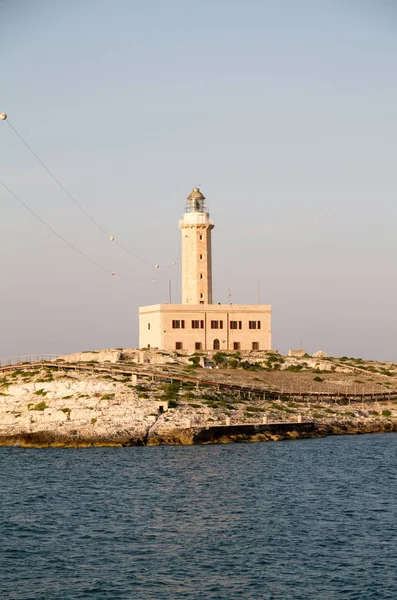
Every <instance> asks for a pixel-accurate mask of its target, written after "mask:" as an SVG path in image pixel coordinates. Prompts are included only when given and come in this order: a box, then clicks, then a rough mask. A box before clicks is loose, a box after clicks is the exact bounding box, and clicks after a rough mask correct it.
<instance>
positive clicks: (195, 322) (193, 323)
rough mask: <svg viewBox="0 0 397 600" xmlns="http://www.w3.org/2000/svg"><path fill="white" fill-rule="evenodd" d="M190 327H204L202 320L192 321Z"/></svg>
mask: <svg viewBox="0 0 397 600" xmlns="http://www.w3.org/2000/svg"><path fill="white" fill-rule="evenodd" d="M192 329H204V321H199V320H198V319H197V320H194V321H192Z"/></svg>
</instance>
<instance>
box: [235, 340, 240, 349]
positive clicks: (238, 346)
mask: <svg viewBox="0 0 397 600" xmlns="http://www.w3.org/2000/svg"><path fill="white" fill-rule="evenodd" d="M233 350H240V342H233Z"/></svg>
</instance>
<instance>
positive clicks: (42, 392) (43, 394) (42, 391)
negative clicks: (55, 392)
mask: <svg viewBox="0 0 397 600" xmlns="http://www.w3.org/2000/svg"><path fill="white" fill-rule="evenodd" d="M47 393H48V392H46V391H45V390H43V389H41V390H37V391H36V392H34V395H35V396H47Z"/></svg>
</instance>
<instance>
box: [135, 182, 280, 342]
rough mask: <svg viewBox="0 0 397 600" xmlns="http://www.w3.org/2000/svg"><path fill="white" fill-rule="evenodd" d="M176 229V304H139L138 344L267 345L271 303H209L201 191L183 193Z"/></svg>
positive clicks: (207, 228)
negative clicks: (179, 245) (178, 272)
mask: <svg viewBox="0 0 397 600" xmlns="http://www.w3.org/2000/svg"><path fill="white" fill-rule="evenodd" d="M179 228H180V229H181V232H182V304H156V305H153V306H142V307H140V308H139V347H140V348H158V349H159V350H167V351H170V350H182V351H186V352H189V353H191V352H195V351H200V350H206V351H210V350H215V351H216V350H222V351H225V352H233V351H234V352H235V351H238V350H241V351H249V350H270V349H271V306H270V305H266V304H254V305H251V304H213V303H212V250H211V234H212V230H213V228H214V222H213V221H211V220H210V218H209V212H208V209H207V207H206V205H205V197H204V196H203V194H202V193H201V192H200V190H199V189H198V188H194V190H193V191H192V193H191V194H190V195H189V196H188V198H187V204H186V209H185V213H184V215H183V218H182V219H181V220H180V221H179Z"/></svg>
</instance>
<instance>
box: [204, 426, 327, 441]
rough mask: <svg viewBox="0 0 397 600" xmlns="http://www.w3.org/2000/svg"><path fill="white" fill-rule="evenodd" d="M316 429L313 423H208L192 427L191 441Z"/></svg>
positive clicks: (299, 433)
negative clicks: (204, 425) (206, 425)
mask: <svg viewBox="0 0 397 600" xmlns="http://www.w3.org/2000/svg"><path fill="white" fill-rule="evenodd" d="M315 429H316V426H315V423H267V424H264V425H260V424H258V425H210V426H208V427H200V428H194V431H193V443H194V444H203V443H204V444H205V443H208V442H216V441H217V440H220V439H222V438H225V437H227V438H230V439H231V440H236V441H238V439H239V438H240V439H241V440H242V441H243V440H247V439H248V438H255V437H257V436H260V435H263V434H269V435H282V436H283V435H285V434H288V433H293V432H295V433H297V434H298V435H301V434H310V433H313V432H314V431H315Z"/></svg>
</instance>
